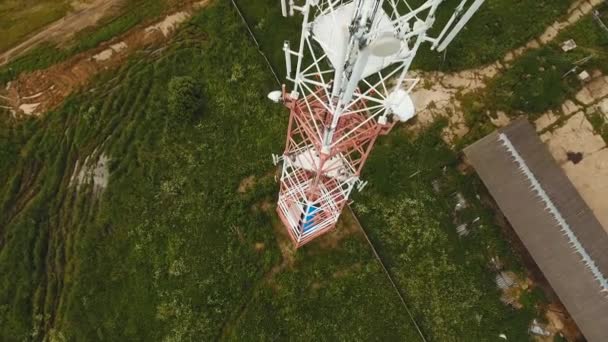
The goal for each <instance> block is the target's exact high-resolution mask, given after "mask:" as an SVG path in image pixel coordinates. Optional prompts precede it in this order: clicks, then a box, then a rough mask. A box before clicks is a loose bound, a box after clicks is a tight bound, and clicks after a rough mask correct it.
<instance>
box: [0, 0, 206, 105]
mask: <svg viewBox="0 0 608 342" xmlns="http://www.w3.org/2000/svg"><path fill="white" fill-rule="evenodd" d="M209 2H210V1H202V2H199V3H196V4H189V5H188V7H186V8H184V9H183V10H181V11H178V12H176V13H173V14H170V15H168V16H167V17H166V18H165V19H163V20H161V21H159V22H157V23H155V24H152V25H150V26H148V27H143V28H142V27H139V28H135V29H133V30H131V31H129V32H127V33H126V34H124V35H122V36H120V37H118V38H114V39H113V40H112V41H109V42H106V43H103V44H101V45H100V46H98V47H97V48H95V49H92V50H90V51H86V52H83V53H80V54H78V55H76V56H74V57H72V58H70V59H69V60H67V61H65V62H62V63H59V64H56V65H53V66H52V67H50V68H48V69H45V70H37V71H34V72H31V73H25V74H21V75H20V76H19V77H18V78H17V79H16V80H15V81H13V82H10V83H9V84H8V86H7V87H6V89H3V90H0V96H2V98H3V99H5V101H6V102H8V105H9V107H10V108H12V110H13V112H14V113H17V114H20V115H40V114H41V113H45V112H47V111H48V110H49V109H52V108H54V107H56V106H58V105H59V104H61V103H62V102H63V100H64V99H65V98H66V97H67V96H69V95H70V94H72V93H73V92H75V91H78V90H80V89H82V88H83V87H84V86H85V85H87V84H88V83H89V82H90V81H91V79H92V78H93V77H94V76H95V75H97V74H98V73H100V72H102V71H105V70H109V69H114V68H117V67H118V66H120V65H121V64H123V63H124V62H125V61H126V59H127V58H128V57H129V56H130V55H131V54H132V53H134V52H135V51H138V50H141V49H142V48H144V47H148V46H154V45H158V44H160V43H162V42H164V41H165V40H166V39H168V38H169V37H170V36H171V35H172V33H173V32H174V31H175V29H176V28H177V26H179V24H181V23H183V22H184V21H185V20H187V19H188V18H190V16H191V15H192V13H193V11H194V10H195V9H197V8H200V7H203V6H205V5H206V4H208V3H209Z"/></svg>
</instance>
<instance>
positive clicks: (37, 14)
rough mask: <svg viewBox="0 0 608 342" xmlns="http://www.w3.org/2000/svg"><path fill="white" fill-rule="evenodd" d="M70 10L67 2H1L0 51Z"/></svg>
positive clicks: (64, 0)
mask: <svg viewBox="0 0 608 342" xmlns="http://www.w3.org/2000/svg"><path fill="white" fill-rule="evenodd" d="M70 9H71V6H70V1H69V0H42V1H23V0H1V1H0V37H2V39H0V51H4V50H7V49H8V48H10V47H12V46H13V45H16V44H17V43H19V41H21V40H22V39H23V38H24V37H26V36H27V35H28V34H30V33H32V32H35V31H36V30H38V29H40V28H41V27H43V26H45V25H47V24H50V23H52V22H53V21H55V20H57V19H59V18H61V17H63V16H64V15H65V14H66V13H67V12H68V11H69V10H70Z"/></svg>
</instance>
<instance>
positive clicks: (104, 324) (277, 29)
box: [0, 0, 569, 341]
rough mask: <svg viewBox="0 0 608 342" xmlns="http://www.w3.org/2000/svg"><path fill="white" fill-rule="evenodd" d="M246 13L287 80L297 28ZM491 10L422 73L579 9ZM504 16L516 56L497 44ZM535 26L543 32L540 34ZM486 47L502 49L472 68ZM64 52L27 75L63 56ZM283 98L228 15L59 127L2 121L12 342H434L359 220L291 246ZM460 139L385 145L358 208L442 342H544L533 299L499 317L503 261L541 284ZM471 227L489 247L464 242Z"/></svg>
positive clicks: (104, 79) (7, 331)
mask: <svg viewBox="0 0 608 342" xmlns="http://www.w3.org/2000/svg"><path fill="white" fill-rule="evenodd" d="M238 3H239V5H240V6H241V8H242V9H243V10H244V12H245V14H246V17H247V19H248V21H250V22H251V23H252V26H253V27H254V31H255V33H256V35H257V36H258V37H262V38H261V39H260V42H261V45H262V49H263V50H264V51H266V52H268V57H269V58H270V59H271V61H272V63H273V64H275V65H277V66H281V65H282V51H281V49H280V48H281V43H282V41H283V40H284V39H286V38H288V37H289V38H291V39H292V40H293V39H294V36H293V35H291V34H290V32H298V31H299V29H298V27H297V26H293V25H292V24H293V23H294V22H293V19H281V18H280V6H279V4H278V3H276V2H275V1H270V0H263V1H261V0H260V1H244V0H243V1H240V0H239V1H238ZM488 3H489V5H488V6H487V7H486V8H485V9H484V10H483V11H484V12H482V15H480V18H479V19H477V21H476V22H473V24H472V26H471V27H470V29H469V30H470V31H471V32H470V33H467V34H465V36H464V37H463V38H462V39H461V40H460V42H459V43H458V41H457V45H455V47H454V48H451V50H450V60H453V61H452V62H450V63H451V64H449V65H443V66H441V65H440V64H438V63H439V62H438V61H437V60H429V61H421V62H420V67H424V68H439V67H441V68H449V69H459V68H464V67H471V66H475V65H479V64H483V63H486V62H488V61H491V60H492V59H493V58H495V57H496V56H500V55H501V54H504V53H505V52H506V51H507V50H508V49H510V48H511V47H513V46H517V45H519V44H521V43H522V42H525V41H526V40H527V39H528V38H529V37H530V36H533V35H536V34H538V33H539V32H540V31H542V25H544V24H543V23H545V24H546V23H548V22H552V21H553V20H555V17H557V16H559V15H561V14H563V12H564V11H565V8H567V4H568V3H569V2H568V1H562V0H559V1H551V2H549V1H536V2H532V1H528V0H521V1H519V2H518V3H519V5H518V6H523V5H522V4H528V5H530V6H532V7H531V8H533V9H534V10H530V11H528V12H526V11H521V10H520V11H515V10H510V11H508V12H507V13H502V11H503V10H506V9H507V7H508V3H512V1H507V0H504V1H503V0H495V1H492V0H489V1H488ZM536 3H541V4H542V5H538V6H535V5H534V4H536ZM520 8H521V7H520ZM483 13H485V14H483ZM138 15H139V14H138ZM496 16H499V18H500V20H502V21H501V22H502V25H503V27H504V28H505V30H506V32H505V33H504V34H505V35H506V34H507V33H508V32H510V33H508V34H509V37H511V38H512V39H511V40H509V41H503V40H500V39H498V38H499V37H496V35H497V34H500V32H498V29H497V28H496V27H494V31H488V30H487V29H486V28H487V27H488V25H492V24H493V23H494V21H493V20H497V19H496ZM533 16H536V18H541V19H539V21H540V22H541V23H535V24H534V25H532V26H531V28H528V29H526V32H525V35H523V31H524V28H522V25H525V24H526V23H528V22H529V21H531V20H532V19H531V18H532V17H533ZM507 19H509V20H507ZM117 20H125V22H126V24H116V26H114V27H116V31H112V30H113V29H111V28H108V29H107V30H108V31H104V32H105V33H98V36H97V37H101V38H100V39H101V40H103V39H107V38H108V37H111V36H112V35H113V34H115V33H116V32H119V31H121V30H124V29H125V28H126V27H129V25H131V23H134V22H136V20H134V21H129V20H130V19H117ZM294 25H297V24H294ZM99 30H103V28H102V29H99ZM509 30H510V31H509ZM474 31H475V32H477V33H478V35H474V34H473V32H474ZM95 32H101V31H95ZM516 33H522V35H516ZM93 36H95V34H92V35H91V36H88V37H89V38H86V39H93V38H90V37H93ZM482 38H488V39H482ZM489 38H493V39H489ZM494 38H495V39H494ZM83 39H85V38H83ZM92 41H93V40H91V42H92ZM75 44H76V45H75V46H83V48H84V47H85V46H86V43H78V42H77V43H75ZM79 44H84V45H79ZM91 44H92V43H91ZM458 44H461V45H458ZM470 44H472V45H475V44H477V45H479V46H480V47H484V48H480V50H479V51H482V52H480V53H479V54H478V55H476V56H470V55H458V54H457V52H456V51H458V49H459V46H461V47H460V48H461V49H464V48H465V47H466V46H471V45H470ZM467 49H468V48H467ZM49 51H51V52H50V53H49V56H50V57H48V58H49V59H36V58H38V57H36V56H35V55H32V56H30V57H26V58H33V59H32V60H28V59H22V60H21V62H19V61H15V63H23V64H14V65H20V66H21V67H20V68H21V69H19V70H30V69H31V68H35V67H39V66H41V65H44V64H45V63H51V62H52V61H54V59H53V58H63V57H62V56H63V55H61V54H55V53H57V52H56V51H54V50H49ZM41 56H42V57H41V58H45V57H44V54H43V55H41ZM58 56H59V57H58ZM36 63H39V64H36ZM28 68H29V69H28ZM279 70H280V69H279ZM0 75H4V76H3V77H5V78H4V79H2V78H1V77H0V81H7V80H10V78H11V77H14V74H7V73H5V74H1V73H0ZM182 76H189V77H191V78H193V79H194V80H196V82H197V83H198V85H199V86H200V93H201V94H200V96H199V98H201V99H202V102H203V103H202V104H201V106H200V107H199V108H200V109H199V110H198V111H197V112H196V113H195V115H194V116H192V117H190V118H186V119H183V118H179V119H178V118H176V117H174V116H172V114H171V113H170V111H169V109H168V95H167V93H168V91H167V90H168V85H169V83H170V82H171V80H173V79H174V78H176V77H182ZM252 85H254V86H252ZM275 88H276V84H275V83H274V79H273V78H272V75H271V74H270V72H269V70H268V69H267V66H266V64H265V63H264V61H263V59H262V57H261V56H260V54H259V52H258V51H257V48H256V47H255V46H254V45H253V43H252V42H251V40H250V39H249V36H248V35H247V33H246V31H245V30H244V27H243V26H242V23H241V21H240V19H239V17H238V16H237V15H236V12H235V11H234V9H233V8H232V7H231V6H230V4H229V3H228V2H225V1H216V2H215V3H214V4H213V5H211V6H210V7H208V8H206V9H204V10H202V11H201V12H200V13H199V14H198V15H196V16H195V17H193V18H192V20H191V21H190V22H189V23H188V24H187V25H185V27H184V28H182V29H181V30H180V32H179V33H178V34H177V36H176V37H175V38H174V39H173V40H172V41H171V43H170V45H169V46H168V47H167V49H165V50H163V51H161V52H159V53H155V54H153V55H144V54H138V55H136V56H134V57H133V58H132V59H131V60H130V61H129V63H127V64H125V65H124V66H122V67H121V68H120V69H119V70H115V71H112V72H109V73H106V74H103V75H101V76H100V77H99V78H98V79H97V80H96V81H95V82H94V84H92V85H91V86H90V89H88V90H87V91H83V92H81V93H79V94H75V95H73V96H72V97H70V98H69V99H68V100H67V101H66V103H65V104H64V105H63V106H62V107H61V108H58V109H56V110H54V111H52V112H50V113H47V114H46V115H45V116H44V117H42V118H30V119H26V120H23V121H15V120H14V119H11V118H10V117H9V116H8V115H0V118H1V119H0V184H2V185H0V213H1V214H2V215H0V274H1V276H0V340H3V341H4V340H6V341H22V340H28V339H34V340H42V339H47V340H52V341H63V340H65V341H95V340H109V341H129V340H153V341H156V340H163V341H184V340H186V341H190V340H204V341H206V340H230V341H241V340H264V341H265V340H296V341H311V340H356V341H370V340H377V341H397V340H399V341H401V340H405V341H416V340H419V336H418V335H417V332H416V330H415V328H414V326H413V325H412V323H411V321H410V319H409V317H408V315H407V313H406V312H405V310H404V309H403V307H402V305H401V303H400V301H399V298H398V296H397V294H396V293H395V291H394V289H393V288H392V287H391V285H390V283H389V282H388V280H387V278H386V276H385V274H384V273H383V271H382V269H381V267H380V265H379V264H378V263H377V261H376V260H375V258H374V256H373V254H372V252H371V250H370V248H369V246H368V245H367V242H366V241H365V239H364V238H363V236H362V235H361V234H360V233H358V232H357V231H356V230H353V231H350V232H349V233H345V231H349V229H351V230H352V220H353V218H352V217H349V216H348V215H346V216H344V218H343V220H342V221H341V223H340V228H339V230H338V231H336V232H334V233H331V234H328V235H327V236H325V237H323V238H321V239H319V240H318V241H316V242H315V243H312V244H310V245H308V246H306V247H304V248H303V249H301V250H299V251H298V252H297V253H293V252H290V251H289V250H288V248H287V247H286V246H285V245H284V243H285V237H284V236H282V233H281V229H282V228H281V227H280V224H279V223H278V221H277V218H276V215H275V213H274V202H275V199H276V192H277V188H278V185H277V183H276V182H275V180H274V174H275V173H274V172H275V167H274V166H273V165H272V163H271V158H270V155H271V153H280V151H282V149H283V141H284V135H285V130H286V125H287V112H286V110H285V109H284V108H282V107H281V106H279V105H275V104H272V103H271V102H269V101H268V100H267V99H266V94H267V92H268V91H269V90H272V89H275ZM443 124H444V123H442V122H438V123H437V124H436V125H435V126H433V127H432V128H431V129H429V130H428V131H426V132H423V133H422V134H420V135H419V136H412V135H410V134H408V133H406V132H405V131H404V130H401V129H396V130H395V132H393V133H392V135H391V136H388V137H384V138H382V139H380V140H379V142H378V146H377V148H376V150H375V151H374V152H373V153H372V156H371V158H370V159H369V161H368V165H367V167H366V169H365V171H364V174H363V178H365V179H366V180H369V186H368V187H367V188H366V189H365V190H364V192H362V193H361V194H357V195H356V196H355V198H354V199H355V204H354V206H353V208H354V211H355V213H356V214H357V215H358V217H359V218H360V220H361V222H362V224H363V225H364V227H365V229H366V231H367V232H368V233H369V235H370V238H371V239H372V241H373V242H374V244H375V245H376V247H377V249H378V251H379V253H380V255H381V256H382V257H383V259H385V260H386V262H387V266H388V268H389V272H390V273H391V274H392V275H393V276H394V278H395V280H396V283H397V286H398V287H399V288H400V290H401V291H402V293H403V294H404V297H405V300H406V301H407V303H408V305H409V306H410V307H411V308H412V311H413V314H414V316H415V318H416V320H417V321H418V323H419V324H420V325H421V328H422V330H423V333H424V335H425V336H426V337H427V339H428V340H429V341H496V340H497V339H498V335H499V334H502V333H504V334H506V335H507V336H508V337H509V340H510V341H525V340H528V339H529V337H528V333H527V329H528V325H529V323H530V321H531V320H532V318H534V317H536V316H537V311H538V308H539V305H541V304H542V302H543V299H542V296H540V295H538V294H537V293H536V292H534V291H531V292H529V293H528V294H527V296H528V297H529V299H528V300H526V301H525V302H524V307H523V308H522V309H520V310H515V309H512V308H510V307H508V306H506V305H504V304H503V303H502V302H501V301H500V300H499V297H500V293H499V292H498V290H497V288H496V285H495V284H494V277H495V271H493V270H492V269H491V266H490V259H491V258H495V257H498V258H499V259H500V260H501V261H502V262H503V263H504V265H505V267H506V268H507V269H508V270H512V271H514V272H516V273H518V274H525V270H524V269H523V267H522V266H521V262H520V260H519V258H518V257H517V256H516V255H514V253H513V251H512V250H511V247H510V246H509V245H508V242H507V241H506V240H505V238H504V236H503V234H502V232H501V231H500V229H499V228H498V227H497V225H496V224H495V222H494V217H493V214H492V212H491V211H489V210H488V209H487V208H486V206H485V205H484V204H483V203H482V200H481V199H480V197H478V196H477V195H478V194H479V193H483V192H484V190H483V186H482V184H481V183H480V181H479V180H478V179H476V178H475V177H472V176H463V175H462V174H461V173H460V172H459V171H458V169H457V167H458V163H459V161H458V155H457V153H456V152H455V151H453V150H451V149H449V148H448V147H447V146H446V145H445V144H444V143H443V142H442V141H441V139H439V134H440V133H439V132H440V130H441V127H442V125H443ZM102 154H103V155H106V156H108V157H109V158H110V161H109V165H108V169H109V171H110V179H109V183H108V185H107V188H106V189H105V191H100V189H99V188H96V187H95V186H94V185H93V184H90V182H89V183H84V184H81V185H80V186H78V185H77V184H75V181H74V180H73V178H74V177H73V175H75V174H77V172H76V173H75V172H74V169H75V167H76V165H79V166H80V165H82V163H83V162H84V161H85V160H86V159H87V157H88V159H89V163H92V164H95V162H96V161H97V160H98V159H99V158H100V157H101V155H102ZM76 178H77V177H76ZM246 179H248V180H252V181H249V182H247V184H248V185H247V186H246V187H243V184H244V183H243V182H244V180H246ZM458 194H461V195H462V196H463V198H465V199H466V201H467V203H468V205H467V206H466V207H465V208H464V209H462V210H455V206H456V203H457V198H458ZM463 223H467V224H468V225H469V228H470V233H469V235H468V236H466V237H459V236H458V235H457V233H456V227H457V226H458V225H460V224H463Z"/></svg>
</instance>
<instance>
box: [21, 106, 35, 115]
mask: <svg viewBox="0 0 608 342" xmlns="http://www.w3.org/2000/svg"><path fill="white" fill-rule="evenodd" d="M38 106H40V103H24V104H22V105H21V106H19V110H21V111H22V112H23V113H25V114H27V115H31V114H32V113H34V111H35V110H36V108H38Z"/></svg>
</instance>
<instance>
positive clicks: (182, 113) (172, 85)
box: [168, 76, 203, 120]
mask: <svg viewBox="0 0 608 342" xmlns="http://www.w3.org/2000/svg"><path fill="white" fill-rule="evenodd" d="M168 95H169V96H168V103H169V113H170V114H171V116H172V117H173V118H175V119H179V120H190V119H191V118H193V117H194V116H195V115H196V114H198V112H199V111H200V110H201V109H202V105H203V99H202V95H201V89H200V85H199V84H198V83H197V82H196V81H195V80H194V79H193V78H192V77H189V76H180V77H173V78H172V79H171V81H169V94H168Z"/></svg>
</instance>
